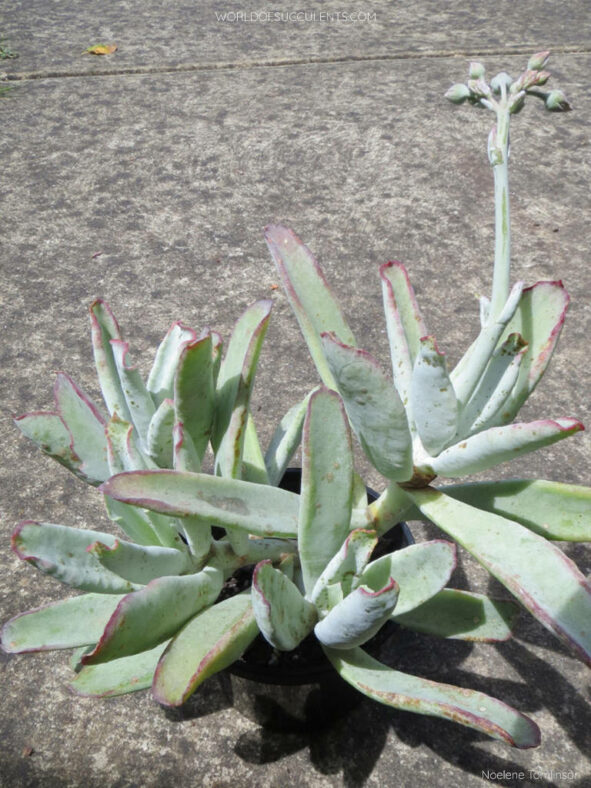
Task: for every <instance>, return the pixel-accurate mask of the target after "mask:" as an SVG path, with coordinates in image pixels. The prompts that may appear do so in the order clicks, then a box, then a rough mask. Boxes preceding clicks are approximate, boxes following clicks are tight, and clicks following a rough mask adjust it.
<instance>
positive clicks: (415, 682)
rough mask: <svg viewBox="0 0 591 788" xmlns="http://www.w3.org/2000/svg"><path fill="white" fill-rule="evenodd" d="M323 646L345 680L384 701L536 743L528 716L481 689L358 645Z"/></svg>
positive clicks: (513, 741) (519, 743)
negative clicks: (420, 672)
mask: <svg viewBox="0 0 591 788" xmlns="http://www.w3.org/2000/svg"><path fill="white" fill-rule="evenodd" d="M325 652H326V655H327V656H328V658H329V659H330V661H331V662H332V664H333V665H334V667H335V668H336V669H337V671H338V673H339V675H340V676H341V677H342V678H343V679H345V681H347V682H348V683H349V684H351V685H352V686H353V687H355V688H356V689H358V690H359V691H360V692H362V693H363V694H364V695H367V696H368V697H369V698H372V699H373V700H377V701H378V702H379V703H384V704H385V705H386V706H393V707H394V708H396V709H403V710H404V711H413V712H417V713H419V714H429V715H432V716H435V717H443V718H446V719H449V720H453V721H454V722H459V723H460V724H461V725H466V726H467V727H469V728H474V729H475V730H477V731H480V732H482V733H486V734H487V735H488V736H492V737H493V738H494V739H500V740H501V741H504V742H506V743H507V744H510V745H512V746H513V747H519V748H520V749H527V748H529V747H537V746H538V744H539V743H540V731H539V728H538V726H537V725H536V724H535V722H533V720H530V719H529V717H526V716H525V715H524V714H521V712H519V711H517V710H516V709H513V708H511V706H508V705H507V704H506V703H503V702H502V701H500V700H497V699H496V698H491V697H490V696H489V695H485V694H484V693H483V692H477V691H476V690H467V689H464V688H462V687H454V686H453V685H451V684H440V683H439V682H436V681H430V680H428V679H423V678H419V677H418V676H410V675H409V674H407V673H401V672H400V671H398V670H392V669H391V668H389V667H387V666H386V665H383V664H382V663H381V662H378V660H376V659H373V657H370V656H369V654H366V653H365V652H364V651H363V650H362V649H360V648H356V649H352V650H350V651H346V652H344V651H337V650H333V649H329V648H325Z"/></svg>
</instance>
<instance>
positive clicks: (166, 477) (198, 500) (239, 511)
mask: <svg viewBox="0 0 591 788" xmlns="http://www.w3.org/2000/svg"><path fill="white" fill-rule="evenodd" d="M101 491H102V492H103V493H105V495H110V496H111V497H112V498H117V500H120V501H123V502H124V503H133V504H135V505H136V506H141V507H143V508H145V509H151V510H152V511H156V512H162V513H163V514H169V515H172V516H177V517H185V516H187V515H198V516H200V517H202V518H203V520H204V521H205V522H208V523H210V524H211V525H219V526H221V527H222V528H238V529H242V530H244V531H246V532H248V533H252V534H255V535H257V536H274V535H277V536H283V537H295V536H296V535H297V521H298V509H299V496H298V495H295V494H294V493H290V492H287V490H281V489H279V488H278V487H271V486H270V485H260V484H252V483H251V482H243V481H239V480H237V479H222V478H220V477H218V476H210V475H208V474H201V473H183V472H179V471H165V470H160V471H137V472H135V473H121V474H118V475H117V476H113V477H112V478H111V479H109V480H108V482H105V484H104V485H102V487H101Z"/></svg>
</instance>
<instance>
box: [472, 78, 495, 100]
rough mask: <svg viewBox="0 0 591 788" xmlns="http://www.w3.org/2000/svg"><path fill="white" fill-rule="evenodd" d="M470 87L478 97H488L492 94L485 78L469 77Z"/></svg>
mask: <svg viewBox="0 0 591 788" xmlns="http://www.w3.org/2000/svg"><path fill="white" fill-rule="evenodd" d="M468 87H469V88H470V91H471V92H472V93H473V95H474V96H475V97H476V98H488V97H489V96H490V95H491V92H490V88H489V86H488V85H487V84H486V82H485V81H484V80H483V79H469V80H468Z"/></svg>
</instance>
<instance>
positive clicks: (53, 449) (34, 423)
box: [14, 412, 86, 479]
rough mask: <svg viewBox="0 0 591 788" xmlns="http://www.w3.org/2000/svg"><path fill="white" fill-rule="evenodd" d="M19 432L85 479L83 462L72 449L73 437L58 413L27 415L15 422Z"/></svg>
mask: <svg viewBox="0 0 591 788" xmlns="http://www.w3.org/2000/svg"><path fill="white" fill-rule="evenodd" d="M14 423H15V424H16V426H17V427H18V428H19V430H20V431H21V432H22V433H23V435H26V437H27V438H29V439H30V440H32V441H33V443H36V444H37V446H38V447H39V448H40V449H41V451H42V452H43V453H44V454H48V455H49V456H50V457H53V459H54V460H57V461H58V462H59V463H61V464H62V465H64V466H65V467H66V468H68V470H70V471H72V472H73V473H75V474H76V475H78V476H80V477H81V478H83V479H85V478H86V477H85V476H84V474H83V473H82V472H81V471H80V466H81V464H82V461H81V460H80V457H78V456H77V454H76V453H75V452H74V450H73V448H72V436H71V435H70V433H69V432H68V428H67V427H66V425H65V424H64V422H63V421H62V419H61V417H60V416H59V414H58V413H40V412H37V413H25V414H24V416H19V417H18V418H16V419H15V420H14Z"/></svg>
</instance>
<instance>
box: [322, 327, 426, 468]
mask: <svg viewBox="0 0 591 788" xmlns="http://www.w3.org/2000/svg"><path fill="white" fill-rule="evenodd" d="M322 344H323V347H324V352H325V354H326V358H327V360H328V363H329V365H330V369H331V372H332V374H333V376H334V379H335V381H336V386H337V389H338V391H339V393H340V395H341V397H342V398H343V401H344V403H345V408H346V410H347V415H348V417H349V420H350V422H351V426H352V427H353V431H354V432H355V434H356V435H357V437H358V439H359V442H360V443H361V446H362V448H363V450H364V451H365V453H366V454H367V456H368V457H369V459H370V460H371V462H372V463H373V465H374V466H375V467H376V469H377V470H378V471H379V472H380V473H381V474H383V475H384V476H385V477H386V478H388V479H394V480H395V481H406V480H408V479H410V478H411V476H412V445H411V435H410V431H409V428H408V422H407V419H406V413H405V410H404V405H403V404H402V401H401V399H400V397H399V396H398V393H397V391H396V389H395V388H394V386H393V385H392V382H391V381H390V380H389V379H388V378H387V377H386V375H384V373H383V372H382V370H381V369H380V368H379V366H378V363H377V361H376V360H375V359H374V358H373V357H372V356H370V354H369V353H366V352H365V351H364V350H357V349H356V348H353V347H349V346H347V345H343V344H342V343H341V342H339V341H337V340H336V339H335V338H334V337H333V336H329V335H328V334H324V335H323V336H322Z"/></svg>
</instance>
